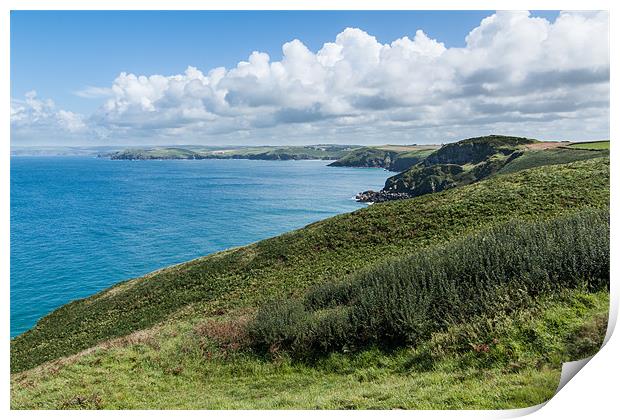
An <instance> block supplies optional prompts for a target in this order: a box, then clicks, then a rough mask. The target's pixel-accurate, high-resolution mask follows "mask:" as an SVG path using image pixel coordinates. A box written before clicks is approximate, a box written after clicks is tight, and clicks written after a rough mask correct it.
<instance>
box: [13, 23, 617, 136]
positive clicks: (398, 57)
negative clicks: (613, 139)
mask: <svg viewBox="0 0 620 420" xmlns="http://www.w3.org/2000/svg"><path fill="white" fill-rule="evenodd" d="M608 32H609V30H608V15H607V13H606V12H589V13H579V12H562V13H560V15H559V16H558V18H557V19H556V20H555V22H553V23H552V22H549V21H547V20H546V19H543V18H539V17H533V16H531V15H530V13H528V12H514V11H512V12H508V11H502V12H497V13H495V14H493V15H492V16H489V17H487V18H485V19H483V20H482V21H481V22H480V25H479V26H478V27H476V28H474V29H473V30H472V31H471V32H470V33H469V34H468V35H467V37H466V39H465V46H464V47H459V48H455V47H452V48H447V47H446V46H445V45H444V44H443V43H442V42H440V40H435V39H432V38H430V37H429V36H428V35H427V34H426V33H424V31H423V30H422V29H419V30H417V31H416V32H415V35H414V36H413V38H409V37H407V36H404V37H402V38H399V39H396V40H394V41H392V42H390V43H387V44H384V43H381V42H379V41H378V40H377V39H376V38H375V37H374V36H372V35H371V34H368V33H366V32H364V31H363V30H361V29H358V28H346V29H345V30H343V31H342V32H341V33H340V34H338V35H337V36H336V39H335V40H333V42H328V43H325V44H324V45H323V46H322V48H320V49H319V50H318V51H311V50H310V49H309V48H308V47H307V46H306V45H305V44H304V43H303V42H302V40H298V39H294V40H292V41H290V42H287V43H285V44H284V45H283V46H282V59H281V60H279V61H275V60H272V59H271V57H270V56H269V55H268V54H266V53H263V52H259V51H255V52H253V53H252V54H250V56H249V57H248V58H247V60H245V61H241V62H239V63H238V64H237V66H236V67H234V68H231V69H226V68H223V67H218V68H214V69H210V70H206V71H203V70H199V69H197V68H195V67H191V66H190V67H188V68H187V70H186V71H185V72H184V73H182V74H177V75H171V76H165V75H135V74H130V73H121V74H120V75H119V76H118V77H117V78H116V79H115V80H114V82H113V83H112V85H111V86H110V87H104V88H95V87H89V88H87V89H84V90H83V91H80V92H79V93H78V94H80V95H81V96H84V97H102V98H105V101H104V103H103V104H102V106H101V107H100V109H99V110H98V111H97V112H95V113H94V114H93V115H91V116H90V117H89V118H88V119H84V118H83V117H81V116H79V115H78V114H73V113H71V112H69V111H55V110H54V106H53V104H52V103H47V102H45V101H41V100H39V99H37V98H36V95H33V96H32V97H31V98H28V97H27V98H26V99H25V101H15V107H13V104H12V107H11V121H12V123H13V125H14V127H24V126H26V125H28V124H35V125H36V124H39V123H40V122H41V121H46V123H51V122H54V124H56V125H57V126H58V127H64V128H65V129H66V130H68V131H69V132H76V131H80V130H85V129H87V128H91V129H95V128H96V129H97V130H105V131H106V132H108V133H109V135H110V137H114V136H117V137H122V138H127V139H131V138H142V139H144V138H148V139H150V141H151V142H153V141H154V140H155V139H160V140H161V141H177V140H182V142H184V143H192V142H203V141H213V142H216V143H217V142H219V143H222V142H225V141H231V142H235V141H240V142H243V143H248V142H251V141H255V142H259V143H269V142H279V143H287V142H288V143H296V142H315V143H317V142H324V141H334V142H342V143H358V142H370V143H384V142H399V141H418V142H427V141H428V142H430V141H442V140H446V139H458V138H461V137H464V136H466V135H476V134H483V133H488V132H505V133H510V134H517V135H529V136H537V137H541V138H597V137H607V136H608V135H609V134H608V130H609V39H608ZM87 126H88V127H87ZM453 136H454V137H455V138H454V137H453Z"/></svg>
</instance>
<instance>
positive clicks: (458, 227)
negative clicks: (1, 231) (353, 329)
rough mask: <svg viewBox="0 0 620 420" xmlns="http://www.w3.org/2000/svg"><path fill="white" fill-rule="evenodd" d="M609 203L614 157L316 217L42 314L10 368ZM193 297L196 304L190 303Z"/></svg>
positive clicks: (17, 344)
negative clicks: (519, 221)
mask: <svg viewBox="0 0 620 420" xmlns="http://www.w3.org/2000/svg"><path fill="white" fill-rule="evenodd" d="M608 205H609V160H608V159H604V158H602V159H591V160H588V161H583V162H576V163H573V164H568V165H555V166H550V167H543V168H536V169H532V170H527V171H522V172H518V173H515V174H509V175H503V176H497V177H494V178H491V179H488V180H485V181H483V182H479V183H476V184H473V185H469V186H466V187H462V188H454V189H451V190H448V191H445V192H443V193H439V194H430V195H426V196H423V197H419V198H417V199H413V200H402V201H394V202H390V203H386V204H381V205H375V206H370V207H368V208H365V209H362V210H359V211H356V212H353V213H350V214H344V215H340V216H336V217H333V218H331V219H327V220H325V221H321V222H317V223H314V224H311V225H309V226H307V227H306V228H303V229H300V230H297V231H293V232H290V233H288V234H284V235H281V236H278V237H275V238H272V239H268V240H265V241H261V242H258V243H256V244H252V245H249V246H246V247H241V248H236V249H231V250H228V251H225V252H220V253H217V254H213V255H210V256H207V257H204V258H200V259H197V260H194V261H190V262H187V263H184V264H180V265H177V266H173V267H169V268H166V269H163V270H160V271H157V272H154V273H151V274H149V275H147V276H144V277H142V278H138V279H135V280H131V281H126V282H123V283H119V284H118V285H116V286H114V287H112V288H110V289H107V290H104V291H102V292H100V293H98V294H96V295H94V296H92V297H90V298H87V299H82V300H77V301H74V302H72V303H70V304H67V305H65V306H63V307H61V308H59V309H58V310H56V311H54V312H52V313H51V314H49V315H48V316H46V317H44V318H43V319H41V320H40V321H39V322H38V323H37V325H36V326H35V327H34V328H33V329H31V330H30V331H27V332H26V333H24V334H22V335H20V336H18V337H16V338H15V339H13V340H12V342H11V369H12V371H13V372H17V371H23V370H25V369H29V368H32V367H34V366H37V365H39V364H41V363H43V362H46V361H50V360H53V359H56V358H58V357H61V356H67V355H71V354H75V353H77V352H79V351H81V350H84V349H87V348H89V347H91V346H94V345H96V344H97V343H99V342H101V341H103V340H107V339H111V338H114V337H120V336H123V335H126V334H129V333H131V332H134V331H137V330H140V329H144V328H148V327H151V326H153V325H155V324H157V323H159V322H162V321H164V320H166V319H169V318H170V317H171V316H173V315H175V313H177V312H178V311H180V310H183V309H187V308H188V307H189V308H192V309H191V310H192V311H195V312H196V311H204V312H210V311H224V312H225V311H228V310H232V309H234V308H239V307H249V306H255V305H257V304H260V303H262V302H265V301H266V300H268V299H271V298H274V297H276V296H290V295H300V294H302V293H303V292H304V290H305V289H306V288H307V287H308V286H311V285H313V284H321V283H324V282H326V281H338V280H340V279H343V278H344V277H345V276H347V275H349V274H351V273H354V272H355V271H357V270H360V269H362V268H365V267H370V266H372V265H374V264H377V263H379V262H382V261H384V260H386V259H387V258H392V257H396V256H405V255H409V254H411V253H412V252H414V251H416V250H419V249H421V248H424V247H427V246H429V245H431V244H437V243H440V242H442V241H446V240H449V239H451V238H456V237H459V236H461V235H464V234H467V233H469V232H472V231H475V230H477V229H480V228H482V227H484V226H488V225H492V224H494V223H497V222H500V221H505V220H509V219H511V218H515V217H528V216H531V215H537V216H539V217H550V216H554V215H558V214H560V213H563V212H565V211H567V210H569V209H570V210H574V209H577V208H580V207H583V206H590V207H598V208H607V207H608ZM189 305H194V306H193V307H190V306H189Z"/></svg>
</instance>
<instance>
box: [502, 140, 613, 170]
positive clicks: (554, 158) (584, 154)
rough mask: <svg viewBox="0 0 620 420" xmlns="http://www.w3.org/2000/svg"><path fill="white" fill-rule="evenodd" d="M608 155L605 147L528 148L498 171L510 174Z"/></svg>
mask: <svg viewBox="0 0 620 420" xmlns="http://www.w3.org/2000/svg"><path fill="white" fill-rule="evenodd" d="M606 156H609V151H608V150H605V149H601V150H579V149H569V148H564V147H558V148H553V149H543V150H527V151H525V152H524V153H523V155H522V156H520V157H518V158H517V159H514V160H512V161H511V162H509V163H508V164H506V166H504V167H503V168H502V169H500V170H499V172H498V173H500V174H508V173H514V172H518V171H522V170H524V169H530V168H536V167H539V166H546V165H559V164H563V163H571V162H577V161H580V160H587V159H594V158H599V157H606Z"/></svg>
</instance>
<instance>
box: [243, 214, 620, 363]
mask: <svg viewBox="0 0 620 420" xmlns="http://www.w3.org/2000/svg"><path fill="white" fill-rule="evenodd" d="M608 285H609V212H608V211H603V210H583V211H580V212H578V213H573V214H569V215H565V216H561V217H557V218H555V219H552V220H538V221H530V222H525V221H520V220H514V221H511V222H508V223H505V224H501V225H498V226H495V227H493V228H491V229H487V230H485V231H482V232H479V233H477V234H474V235H469V236H466V237H463V238H461V239H458V240H453V241H451V242H448V243H447V244H445V245H442V246H437V247H434V248H430V249H426V250H423V251H420V252H418V253H415V254H413V255H410V256H408V257H406V258H401V259H395V260H392V261H388V262H385V263H383V264H380V265H378V266H375V267H374V268H372V269H368V270H365V271H362V272H360V273H358V274H357V275H355V276H353V277H351V278H350V279H348V280H347V281H345V282H343V283H328V284H325V285H323V286H321V287H318V288H315V289H313V290H311V291H310V292H308V293H307V294H306V296H305V297H304V299H303V300H289V301H285V302H280V303H278V304H272V305H268V306H265V307H264V308H262V309H261V311H260V312H259V314H258V316H257V317H256V319H255V320H254V321H253V322H252V323H251V324H250V326H249V329H250V335H251V337H252V342H253V344H254V347H255V348H256V349H259V350H260V349H263V350H264V349H266V348H270V347H271V346H274V345H275V346H278V348H282V349H287V350H289V351H291V352H292V353H293V354H295V355H299V356H309V355H312V356H314V355H316V354H317V353H328V352H330V351H341V350H343V349H347V348H361V347H367V346H371V345H379V346H388V347H396V346H403V345H412V344H413V345H415V344H416V343H418V342H420V341H421V340H424V339H427V338H428V337H429V336H430V334H431V333H433V332H437V331H442V330H445V329H446V328H447V327H448V326H450V325H453V324H455V323H462V322H467V321H468V320H470V319H472V318H473V317H476V316H481V315H484V314H492V313H494V311H496V310H497V309H498V308H501V309H502V310H503V311H510V310H514V309H518V308H519V307H522V306H523V305H524V302H528V301H529V298H531V297H536V296H540V295H544V294H548V293H550V292H554V291H561V290H566V289H575V288H579V287H583V288H585V289H586V290H591V291H596V290H602V289H606V288H608Z"/></svg>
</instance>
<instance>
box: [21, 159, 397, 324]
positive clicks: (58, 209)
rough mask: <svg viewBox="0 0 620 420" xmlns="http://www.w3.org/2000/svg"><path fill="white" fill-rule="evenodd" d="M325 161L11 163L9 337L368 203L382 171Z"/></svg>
mask: <svg viewBox="0 0 620 420" xmlns="http://www.w3.org/2000/svg"><path fill="white" fill-rule="evenodd" d="M327 163H328V162H325V161H283V162H277V161H252V160H195V161H190V160H187V161H184V160H174V161H113V160H107V159H97V158H90V157H12V158H11V336H15V335H17V334H20V333H22V332H24V331H26V330H27V329H29V328H31V327H32V326H34V324H35V323H36V321H37V320H38V319H39V318H41V317H42V316H44V315H46V314H47V313H49V312H50V311H52V310H53V309H55V308H57V307H59V306H61V305H63V304H65V303H67V302H69V301H71V300H74V299H78V298H82V297H86V296H88V295H91V294H93V293H96V292H97V291H100V290H102V289H104V288H106V287H108V286H110V285H112V284H114V283H116V282H118V281H121V280H125V279H128V278H132V277H137V276H140V275H142V274H145V273H148V272H150V271H153V270H156V269H158V268H161V267H164V266H167V265H170V264H175V263H179V262H182V261H186V260H189V259H192V258H196V257H199V256H202V255H206V254H209V253H212V252H215V251H220V250H223V249H226V248H230V247H233V246H239V245H244V244H248V243H251V242H255V241H258V240H260V239H264V238H268V237H271V236H275V235H278V234H280V233H282V232H286V231H289V230H292V229H296V228H300V227H302V226H304V225H306V224H308V223H311V222H314V221H317V220H320V219H324V218H327V217H330V216H333V215H335V214H339V213H344V212H349V211H352V210H356V209H358V208H360V207H362V206H363V204H359V203H356V202H355V201H354V200H352V197H353V196H354V195H355V194H356V193H357V192H359V191H363V190H367V189H379V188H381V187H382V186H383V183H384V181H385V179H386V178H387V176H388V174H387V173H386V172H385V171H383V170H381V169H356V168H334V167H328V166H326V164H327Z"/></svg>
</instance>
